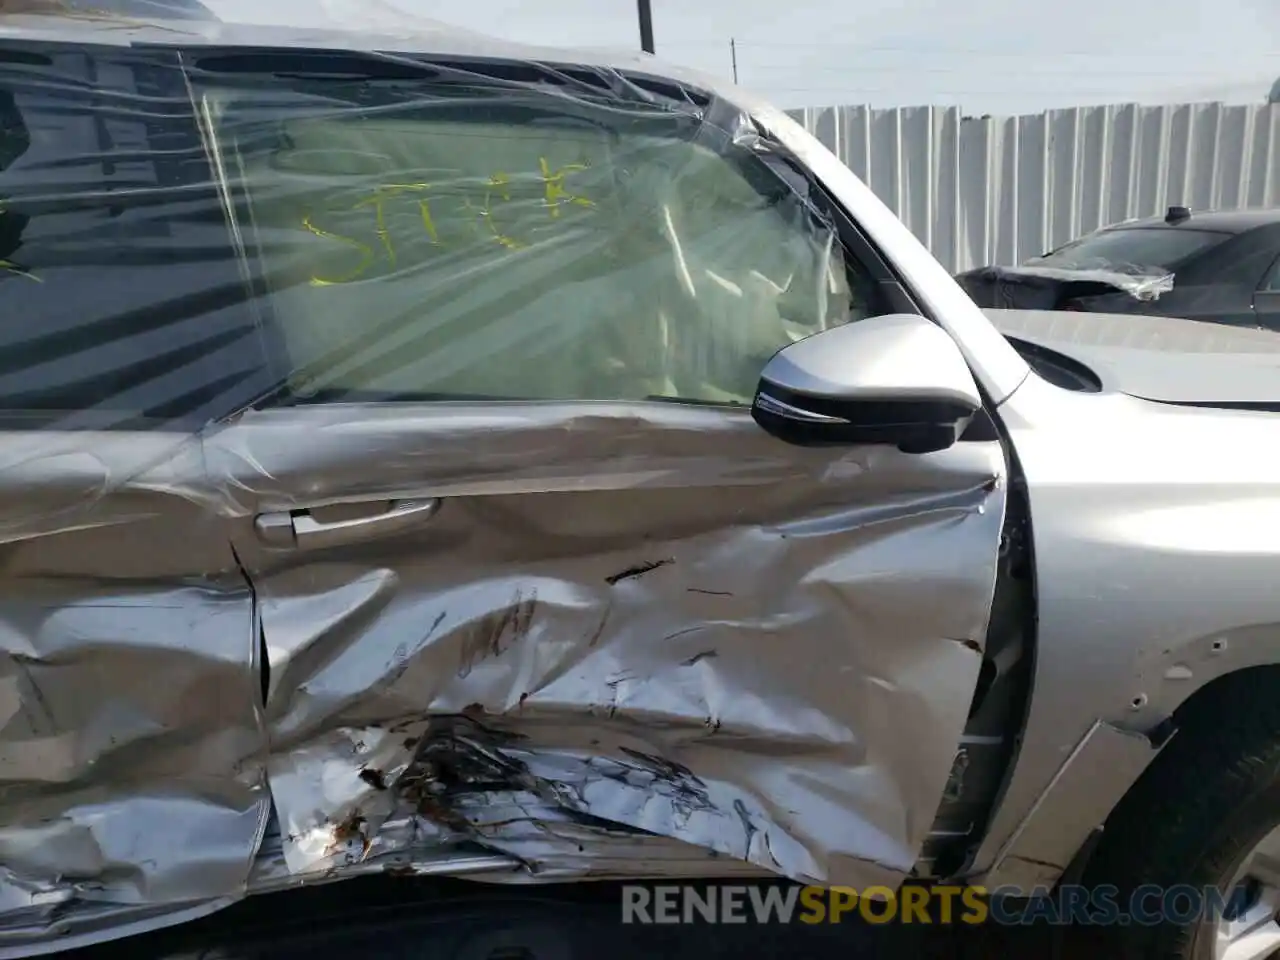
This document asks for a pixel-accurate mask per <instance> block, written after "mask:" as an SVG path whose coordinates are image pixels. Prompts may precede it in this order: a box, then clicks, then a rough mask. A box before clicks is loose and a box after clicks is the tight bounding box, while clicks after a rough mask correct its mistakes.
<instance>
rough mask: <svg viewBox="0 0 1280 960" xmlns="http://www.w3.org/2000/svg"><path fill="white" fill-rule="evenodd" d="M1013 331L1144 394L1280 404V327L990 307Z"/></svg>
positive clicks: (1000, 325) (1105, 380) (1169, 399)
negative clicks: (1278, 331) (1258, 327)
mask: <svg viewBox="0 0 1280 960" xmlns="http://www.w3.org/2000/svg"><path fill="white" fill-rule="evenodd" d="M984 312H985V313H986V314H987V316H988V317H990V318H991V321H992V323H994V324H995V326H996V328H997V329H998V330H999V331H1000V332H1001V333H1003V334H1004V335H1005V336H1006V337H1008V338H1010V339H1011V340H1013V341H1015V346H1016V341H1023V342H1025V343H1029V344H1032V345H1033V346H1035V347H1038V348H1040V349H1041V350H1049V351H1053V352H1055V353H1058V354H1062V355H1065V356H1066V357H1067V358H1069V359H1071V360H1075V361H1077V362H1078V363H1082V364H1084V365H1085V366H1086V367H1088V368H1089V369H1090V370H1091V371H1092V372H1093V373H1094V374H1096V375H1097V378H1098V379H1099V381H1100V382H1101V386H1102V389H1103V390H1106V391H1112V392H1119V393H1126V394H1129V395H1130V396H1134V397H1140V398H1142V399H1144V400H1156V401H1160V402H1163V403H1183V404H1195V405H1202V406H1223V407H1247V408H1258V409H1274V410H1280V333H1274V332H1271V331H1268V330H1261V329H1252V328H1245V327H1231V326H1226V325H1224V324H1216V323H1207V322H1203V321H1198V320H1183V319H1178V318H1174V317H1150V316H1139V315H1133V314H1108V313H1076V312H1066V311H1052V310H1000V309H987V310H985V311H984Z"/></svg>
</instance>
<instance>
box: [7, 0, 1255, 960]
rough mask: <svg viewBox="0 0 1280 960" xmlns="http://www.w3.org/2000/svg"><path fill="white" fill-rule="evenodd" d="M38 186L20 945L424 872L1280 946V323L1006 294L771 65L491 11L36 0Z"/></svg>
mask: <svg viewBox="0 0 1280 960" xmlns="http://www.w3.org/2000/svg"><path fill="white" fill-rule="evenodd" d="M209 5H210V6H212V5H213V4H209ZM23 6H24V7H27V8H28V9H29V7H30V5H29V4H24V5H23ZM60 6H65V5H60ZM10 9H13V8H12V7H10ZM20 9H21V8H20ZM104 18H105V22H104ZM0 243H2V246H0V315H2V316H3V321H4V322H3V324H0V427H2V429H0V456H2V457H3V462H2V464H0V466H2V468H3V469H0V557H2V558H3V566H2V567H0V571H2V574H3V575H2V576H0V957H4V958H17V957H27V956H32V955H36V954H40V953H48V952H53V951H56V950H58V949H64V948H67V947H69V946H76V945H82V944H88V943H94V942H97V941H106V940H113V939H115V940H119V939H122V938H127V937H130V936H134V935H138V934H140V933H142V932H144V931H148V930H150V929H152V928H156V927H162V926H166V925H169V926H173V925H177V924H180V923H182V922H183V921H186V920H191V919H192V918H194V917H199V916H201V915H208V914H210V913H216V912H217V911H220V910H221V909H222V908H224V907H227V906H228V905H230V904H233V903H235V902H236V901H242V900H248V904H247V905H246V906H248V905H252V904H259V903H267V904H282V905H281V906H280V907H279V908H278V909H279V910H280V911H281V913H283V912H284V911H285V910H286V907H284V906H283V904H285V903H287V902H288V901H289V900H290V895H289V894H285V893H281V891H285V890H290V889H294V888H299V887H309V886H313V885H320V884H334V883H336V884H337V887H336V888H331V889H339V890H342V889H343V888H346V889H347V890H350V891H351V893H350V894H349V896H350V897H351V899H350V900H349V901H342V900H340V899H339V900H336V901H334V902H335V904H337V906H335V908H334V912H335V913H340V912H341V910H342V909H346V910H348V911H355V910H357V909H358V906H357V905H358V904H361V903H363V907H362V908H359V909H365V910H372V909H373V906H374V905H371V904H370V903H369V902H368V899H367V897H366V898H365V899H363V900H361V899H359V897H358V889H359V888H360V887H361V885H360V884H358V883H356V882H354V880H353V878H357V877H365V876H368V875H370V874H384V875H386V876H388V877H390V878H394V879H392V880H389V881H388V883H389V884H390V885H391V886H395V885H396V883H398V882H400V881H399V878H402V877H404V876H405V875H434V876H438V877H445V878H460V880H461V879H465V880H472V881H484V883H483V884H480V883H477V884H476V886H475V889H479V890H483V891H490V892H491V893H487V894H486V896H488V897H489V902H500V901H501V897H502V896H503V894H502V893H501V891H502V889H503V888H504V887H506V888H507V889H510V887H511V885H525V886H526V888H527V887H528V885H530V884H543V883H547V882H551V881H557V882H563V883H570V884H575V885H576V887H581V884H580V883H579V881H588V880H602V879H613V880H661V881H665V882H674V881H679V880H681V879H684V880H703V879H707V878H723V877H738V878H745V879H748V880H750V881H751V882H755V881H756V880H770V879H772V880H779V879H781V880H784V881H796V882H805V883H815V884H828V885H846V886H850V887H855V888H858V889H865V888H867V887H869V886H875V885H881V886H885V887H889V888H890V889H891V890H892V889H896V888H898V887H900V886H901V885H903V884H906V883H913V884H932V883H935V882H938V881H973V882H981V883H985V884H987V885H988V886H991V887H1005V888H1006V889H1010V890H1016V891H1020V892H1025V893H1032V892H1034V891H1036V890H1037V889H1039V888H1041V887H1043V886H1045V885H1051V884H1054V883H1056V882H1058V881H1059V880H1060V879H1061V878H1063V877H1064V876H1065V877H1068V878H1072V877H1075V878H1080V877H1085V878H1088V879H1089V881H1090V882H1091V883H1092V882H1102V881H1106V882H1108V883H1112V884H1114V885H1116V887H1117V888H1119V889H1121V890H1124V889H1131V888H1136V887H1137V886H1140V885H1142V884H1149V883H1158V884H1166V885H1172V884H1176V883H1190V884H1217V885H1219V886H1222V887H1225V888H1231V889H1238V890H1240V891H1242V895H1241V897H1239V898H1233V900H1232V903H1233V904H1234V907H1233V910H1232V911H1231V912H1230V913H1229V915H1228V914H1222V915H1215V916H1213V917H1206V918H1205V920H1204V922H1203V923H1196V924H1191V925H1183V926H1172V927H1170V926H1161V927H1132V928H1115V929H1114V930H1112V931H1109V934H1110V935H1114V936H1116V937H1117V938H1120V939H1121V940H1122V941H1124V943H1123V946H1125V947H1126V948H1128V949H1130V950H1131V951H1133V952H1132V954H1131V955H1133V956H1140V957H1144V958H1157V957H1158V958H1168V957H1182V958H1188V960H1204V958H1224V957H1227V956H1230V957H1233V958H1234V957H1238V956H1240V957H1243V956H1250V957H1262V956H1264V955H1265V953H1264V951H1266V950H1268V949H1274V947H1275V945H1276V941H1277V939H1278V938H1280V928H1277V926H1276V923H1275V909H1276V903H1277V899H1278V897H1277V894H1278V891H1280V880H1277V876H1276V872H1275V870H1274V864H1275V857H1276V849H1275V848H1276V830H1277V828H1278V827H1280V803H1277V802H1275V798H1276V797H1277V796H1278V795H1280V707H1278V706H1277V705H1280V669H1278V665H1280V591H1278V590H1277V589H1276V584H1277V582H1280V472H1277V468H1276V453H1275V451H1276V450H1277V449H1278V448H1280V412H1277V409H1276V401H1277V398H1278V397H1280V388H1278V379H1277V376H1276V358H1277V357H1280V352H1278V351H1277V349H1276V344H1277V343H1280V337H1275V336H1274V335H1272V334H1267V333H1265V332H1260V331H1234V333H1237V334H1240V336H1237V337H1234V338H1230V337H1225V336H1224V335H1223V334H1224V333H1225V332H1232V331H1227V330H1226V328H1222V327H1219V326H1216V325H1209V324H1202V323H1195V322H1193V321H1188V320H1159V319H1157V318H1144V319H1150V320H1151V324H1150V329H1148V330H1146V331H1145V332H1141V331H1137V328H1136V327H1135V328H1134V329H1133V330H1131V331H1129V332H1128V333H1124V334H1122V333H1121V332H1119V331H1117V330H1116V329H1115V326H1114V324H1113V323H1110V322H1109V320H1108V318H1106V317H1101V318H1100V317H1097V316H1094V315H1091V314H1083V313H1081V314H1075V315H1070V314H1064V313H1054V312H1043V311H1042V312H1039V313H1032V312H1024V313H1021V314H998V315H995V316H994V322H993V318H992V317H988V316H986V315H984V313H983V312H982V310H981V309H980V308H979V307H978V306H976V305H975V304H974V302H973V301H972V299H971V298H970V297H968V296H967V295H966V294H965V292H964V291H963V290H962V289H961V288H960V286H959V285H958V284H957V283H956V282H955V281H954V280H953V279H952V277H951V276H950V275H949V274H948V273H947V271H946V270H944V269H943V268H942V266H941V265H940V264H938V263H937V261H936V260H934V259H933V258H932V257H931V256H930V255H929V253H928V252H927V251H926V250H925V248H924V247H923V246H922V245H921V244H920V243H919V242H918V241H917V240H916V239H915V238H914V237H913V236H912V235H911V233H910V232H909V231H908V230H907V229H906V228H905V227H904V226H903V224H902V223H901V222H899V221H898V220H897V219H896V218H895V217H894V216H893V215H892V213H891V212H890V211H889V210H888V209H887V208H886V207H885V205H884V204H883V203H881V202H880V201H879V200H878V199H877V198H876V197H875V196H874V195H873V194H872V193H871V192H870V191H869V190H868V189H867V187H866V186H865V185H864V184H862V183H861V182H860V181H859V180H858V179H857V178H856V177H855V176H854V175H853V173H852V172H850V171H849V169H848V168H847V167H845V166H844V165H842V164H841V163H840V162H839V161H838V160H837V159H836V158H835V157H834V156H833V155H832V154H831V153H830V152H829V151H828V150H826V149H824V148H823V147H822V146H821V145H820V144H819V143H818V142H817V141H816V140H815V139H814V138H813V137H812V136H810V135H809V134H808V133H806V132H805V131H804V130H803V129H802V128H801V127H799V126H798V125H797V124H796V123H794V122H793V121H792V120H790V119H788V117H787V116H786V115H785V114H783V113H782V112H780V111H778V110H775V109H773V108H771V107H770V106H768V105H767V104H764V103H761V102H759V101H756V100H754V99H752V98H751V97H749V96H747V95H745V94H743V93H742V92H741V91H740V90H739V89H738V88H736V87H733V86H729V85H727V84H720V83H717V82H716V81H714V80H711V79H707V78H704V77H700V76H696V75H693V74H687V73H684V72H682V71H680V70H678V69H675V68H670V67H666V66H664V65H662V64H660V63H659V62H657V61H655V60H653V59H651V58H648V57H643V56H639V55H629V54H620V55H616V56H613V55H607V54H598V55H597V54H587V53H583V52H581V51H563V50H549V49H531V48H524V47H515V46H511V45H508V44H505V43H500V42H497V41H488V40H484V39H482V38H477V37H475V36H473V35H469V34H462V33H457V32H454V31H451V30H449V29H446V28H442V27H438V28H432V29H425V30H415V29H413V28H411V27H405V28H404V29H398V30H393V31H388V33H387V34H385V35H371V34H361V33H357V32H349V31H348V32H341V33H335V32H327V31H325V30H321V29H317V28H296V29H295V28H289V29H286V28H262V27H258V28H248V27H244V26H237V25H233V24H225V23H218V22H212V21H200V20H198V19H195V18H187V19H181V20H178V19H174V20H156V21H154V22H143V21H139V20H135V19H125V18H123V17H114V18H113V17H110V16H108V15H106V14H104V13H101V12H99V13H94V14H92V15H85V16H76V17H70V16H57V17H54V16H41V15H33V14H30V13H19V14H11V15H6V16H3V17H0ZM1246 335H1247V336H1246ZM1125 337H1129V339H1124V338H1125ZM1117 338H1119V339H1121V340H1123V342H1119V343H1117V342H1116V340H1117ZM1104 827H1105V831H1104V832H1103V833H1101V835H1100V836H1101V839H1100V840H1099V839H1098V838H1099V833H1098V831H1099V830H1101V829H1103V828H1104ZM405 882H407V881H405ZM459 882H460V881H459ZM468 889H471V887H470V885H468ZM273 898H275V899H273ZM344 905H345V907H344ZM274 909H276V908H275V907H273V906H268V907H267V908H266V911H265V913H266V915H267V916H271V915H272V913H271V911H272V910H274ZM424 909H425V908H424ZM321 919H324V920H330V919H333V918H332V917H325V918H312V919H311V920H309V921H308V922H313V923H316V924H318V923H319V922H320V920H321ZM255 929H257V930H258V932H259V934H260V935H261V936H262V937H267V938H269V937H270V936H271V935H272V930H273V927H272V925H271V923H270V922H267V923H264V924H263V925H261V926H260V927H258V928H255ZM511 936H513V937H514V934H512V935H511ZM137 942H138V941H135V942H134V944H135V945H134V946H131V945H130V944H129V943H128V942H126V943H125V944H124V945H123V947H122V949H124V950H125V951H126V952H127V951H129V950H131V949H139V950H140V949H141V948H140V947H136V944H137ZM264 942H265V941H264ZM200 949H201V950H203V951H205V953H204V954H202V955H211V954H212V953H216V954H217V955H219V956H222V955H226V954H225V953H219V952H218V951H217V950H216V947H215V945H210V944H205V945H204V946H202V947H201V948H200ZM503 950H504V951H506V952H503V953H493V952H484V953H480V954H472V955H476V956H484V957H486V958H489V957H493V956H535V955H536V956H543V955H545V954H544V952H542V951H539V950H535V948H533V947H530V946H528V945H527V944H521V943H519V942H514V941H513V942H508V943H505V944H504V946H503ZM1228 951H1234V952H1230V953H1228ZM270 952H271V951H270V949H269V948H268V947H265V946H263V947H260V949H259V954H258V955H265V954H267V953H270ZM131 955H134V954H131ZM272 955H274V954H272ZM378 955H379V956H383V955H386V954H385V953H379V954H378ZM442 955H443V954H442ZM1107 955H1108V956H1110V955H1116V954H1107Z"/></svg>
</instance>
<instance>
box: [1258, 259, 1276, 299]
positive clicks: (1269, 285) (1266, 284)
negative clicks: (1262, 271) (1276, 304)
mask: <svg viewBox="0 0 1280 960" xmlns="http://www.w3.org/2000/svg"><path fill="white" fill-rule="evenodd" d="M1262 289H1263V290H1266V291H1268V292H1280V259H1277V260H1276V262H1275V263H1274V264H1273V265H1272V267H1271V273H1270V274H1269V275H1268V276H1267V279H1266V280H1264V281H1263V282H1262Z"/></svg>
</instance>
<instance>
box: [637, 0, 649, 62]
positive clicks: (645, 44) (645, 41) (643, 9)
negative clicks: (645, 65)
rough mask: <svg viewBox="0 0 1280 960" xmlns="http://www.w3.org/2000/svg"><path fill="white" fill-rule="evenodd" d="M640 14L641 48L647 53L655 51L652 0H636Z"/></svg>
mask: <svg viewBox="0 0 1280 960" xmlns="http://www.w3.org/2000/svg"><path fill="white" fill-rule="evenodd" d="M636 7H637V10H638V12H639V14H640V49H641V50H643V51H644V52H645V53H653V7H652V6H650V0H636Z"/></svg>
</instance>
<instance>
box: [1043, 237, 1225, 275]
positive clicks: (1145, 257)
mask: <svg viewBox="0 0 1280 960" xmlns="http://www.w3.org/2000/svg"><path fill="white" fill-rule="evenodd" d="M1230 237H1231V234H1229V233H1219V232H1216V231H1212V230H1186V229H1183V228H1181V227H1179V228H1176V229H1174V228H1170V227H1130V228H1122V229H1115V230H1103V231H1101V232H1099V233H1092V234H1090V235H1089V236H1087V237H1081V238H1080V239H1079V240H1075V241H1073V242H1071V243H1068V244H1067V245H1066V246H1064V247H1059V248H1058V249H1057V250H1054V251H1053V252H1051V253H1047V254H1045V255H1044V256H1042V257H1036V258H1034V259H1032V260H1029V261H1027V265H1028V266H1037V267H1058V268H1060V269H1064V270H1114V271H1117V272H1120V273H1139V274H1144V273H1162V272H1173V271H1174V270H1176V269H1177V268H1178V267H1179V266H1181V265H1182V264H1183V263H1184V262H1186V261H1187V260H1189V259H1191V258H1192V257H1194V256H1196V255H1197V254H1200V253H1204V252H1205V251H1206V250H1208V249H1209V248H1211V247H1215V246H1217V245H1218V244H1220V243H1223V242H1225V241H1226V240H1228V239H1230Z"/></svg>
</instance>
